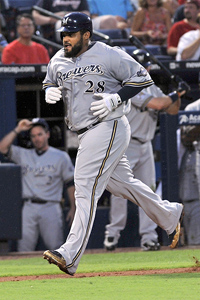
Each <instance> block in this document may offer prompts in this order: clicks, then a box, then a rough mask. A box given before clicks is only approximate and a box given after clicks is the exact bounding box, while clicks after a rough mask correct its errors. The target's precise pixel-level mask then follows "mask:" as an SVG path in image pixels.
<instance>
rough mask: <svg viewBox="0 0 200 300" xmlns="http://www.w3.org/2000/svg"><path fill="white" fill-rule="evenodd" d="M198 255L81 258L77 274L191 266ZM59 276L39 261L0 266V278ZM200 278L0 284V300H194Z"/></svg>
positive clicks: (71, 279)
mask: <svg viewBox="0 0 200 300" xmlns="http://www.w3.org/2000/svg"><path fill="white" fill-rule="evenodd" d="M198 261H200V250H197V249H187V250H169V251H158V252H126V253H105V254H84V255H83V257H82V259H81V262H80V265H79V268H78V270H77V273H82V272H84V273H87V272H104V271H124V270H149V269H165V268H184V267H193V266H195V265H197V264H198ZM196 262H197V264H196ZM42 274H63V273H62V272H60V270H59V269H58V268H57V267H56V266H54V265H49V264H48V263H47V261H45V260H43V259H42V258H40V257H37V258H23V259H12V260H1V261H0V277H1V276H20V275H42ZM199 278H200V273H182V274H165V275H145V276H141V275H139V276H111V277H88V278H87V277H84V278H76V277H69V276H67V275H66V278H57V279H51V280H50V279H45V280H34V281H33V280H27V281H13V282H1V283H0V289H1V299H2V300H45V299H48V300H60V299H70V300H84V299H87V300H97V299H98V300H129V299H130V300H165V299H166V300H190V299H191V300H199V299H200V296H199V295H200V280H199Z"/></svg>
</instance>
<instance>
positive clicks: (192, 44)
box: [176, 29, 200, 61]
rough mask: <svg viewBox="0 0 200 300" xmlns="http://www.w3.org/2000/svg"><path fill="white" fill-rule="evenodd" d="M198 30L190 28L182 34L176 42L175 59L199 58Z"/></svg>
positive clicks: (199, 41) (199, 35) (199, 32)
mask: <svg viewBox="0 0 200 300" xmlns="http://www.w3.org/2000/svg"><path fill="white" fill-rule="evenodd" d="M199 57H200V30H199V29H197V30H190V31H188V32H186V33H185V34H183V35H182V36H181V38H180V40H179V43H178V49H177V55H176V60H178V61H180V60H199Z"/></svg>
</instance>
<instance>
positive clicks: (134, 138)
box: [131, 137, 146, 144]
mask: <svg viewBox="0 0 200 300" xmlns="http://www.w3.org/2000/svg"><path fill="white" fill-rule="evenodd" d="M131 139H132V140H135V141H138V142H139V143H140V144H145V143H146V142H142V141H140V140H139V139H138V138H136V137H131Z"/></svg>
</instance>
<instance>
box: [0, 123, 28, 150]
mask: <svg viewBox="0 0 200 300" xmlns="http://www.w3.org/2000/svg"><path fill="white" fill-rule="evenodd" d="M31 125H32V122H30V121H29V120H26V119H23V120H21V121H20V122H19V123H18V125H17V126H16V127H15V128H14V129H13V130H12V131H11V132H9V133H8V134H7V135H5V137H4V138H3V139H2V140H1V141H0V152H1V153H2V154H7V153H8V151H9V149H10V146H11V145H12V143H13V141H14V140H15V138H16V137H17V135H18V134H19V133H20V132H21V131H26V130H29V129H30V128H31Z"/></svg>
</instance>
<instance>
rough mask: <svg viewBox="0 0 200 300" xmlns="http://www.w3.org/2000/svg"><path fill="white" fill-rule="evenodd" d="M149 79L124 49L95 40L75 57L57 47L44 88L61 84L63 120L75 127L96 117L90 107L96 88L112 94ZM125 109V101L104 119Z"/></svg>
mask: <svg viewBox="0 0 200 300" xmlns="http://www.w3.org/2000/svg"><path fill="white" fill-rule="evenodd" d="M97 61H98V63H97ZM150 82H152V80H151V77H150V75H149V74H148V73H147V72H146V70H145V71H144V68H143V67H142V66H141V65H140V64H138V63H137V62H136V61H135V60H134V59H133V58H132V57H131V56H130V55H128V54H127V53H125V51H123V50H121V49H119V48H118V47H114V48H112V47H109V46H107V45H105V44H103V43H101V42H96V43H95V45H93V46H92V47H91V48H90V49H89V50H88V51H86V52H84V53H83V54H81V55H80V56H78V57H77V58H65V57H64V51H63V49H61V50H60V51H58V52H57V54H56V55H55V56H54V57H53V58H52V59H51V61H50V63H49V66H48V69H47V75H46V78H45V80H44V82H43V83H44V88H47V87H51V86H63V87H64V90H63V100H64V102H65V105H66V122H67V125H68V127H69V128H70V129H71V130H75V131H77V130H80V129H82V128H84V127H87V126H89V125H90V124H92V123H95V122H96V121H97V117H94V116H93V114H92V112H91V111H90V106H91V103H92V102H93V101H95V100H94V98H93V95H94V93H95V92H96V93H109V94H112V93H116V92H117V91H118V90H120V89H121V88H122V86H124V85H126V86H133V87H140V86H144V87H145V86H148V85H149V83H150ZM72 99H73V101H72ZM125 109H126V103H125V102H124V103H123V104H122V105H120V106H119V107H118V108H117V109H115V110H114V111H113V112H112V113H110V114H109V115H108V116H107V117H106V118H105V119H104V120H111V119H114V118H117V117H121V116H122V115H123V114H124V113H125Z"/></svg>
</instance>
